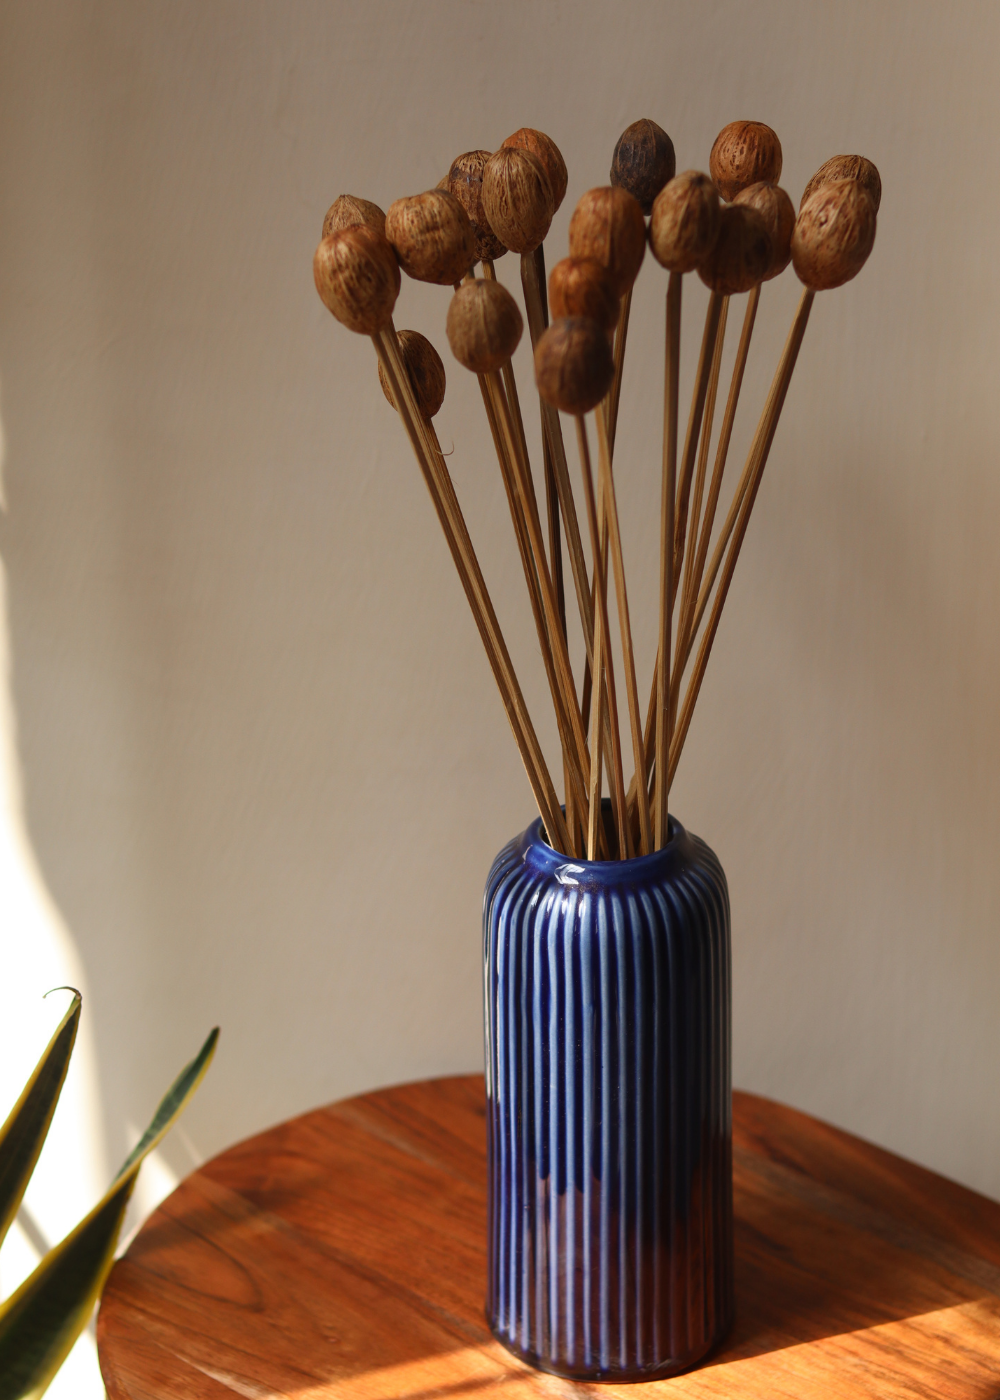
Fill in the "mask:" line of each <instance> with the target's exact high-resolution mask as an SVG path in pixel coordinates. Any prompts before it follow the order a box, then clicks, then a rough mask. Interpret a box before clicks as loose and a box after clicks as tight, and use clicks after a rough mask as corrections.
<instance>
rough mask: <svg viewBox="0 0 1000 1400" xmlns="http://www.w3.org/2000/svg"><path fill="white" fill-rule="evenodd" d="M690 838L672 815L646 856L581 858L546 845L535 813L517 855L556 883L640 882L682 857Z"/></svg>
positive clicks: (608, 806)
mask: <svg viewBox="0 0 1000 1400" xmlns="http://www.w3.org/2000/svg"><path fill="white" fill-rule="evenodd" d="M601 806H602V811H603V813H604V814H605V815H606V814H607V813H609V812H610V810H611V804H610V801H609V799H608V798H605V799H604V801H603V802H602V804H601ZM689 840H690V838H689V837H688V834H687V832H686V831H685V829H684V827H683V826H682V825H681V823H680V822H679V821H678V820H677V818H676V817H675V816H672V815H671V816H668V818H667V841H666V844H665V845H664V846H661V848H660V849H659V850H658V851H651V852H650V854H649V855H648V856H631V857H629V858H628V859H626V860H584V859H577V858H575V857H572V856H567V855H565V854H564V853H563V852H562V851H557V850H556V849H555V847H554V846H550V845H549V842H548V839H547V837H546V834H545V830H544V826H543V823H542V819H541V817H537V818H536V819H535V820H534V821H533V822H532V824H531V825H530V826H529V827H528V829H527V831H525V832H523V834H522V835H521V838H520V841H519V843H518V844H519V848H520V853H521V856H522V858H523V860H524V862H525V864H526V865H530V866H531V867H532V869H533V870H535V871H536V873H538V874H539V875H547V876H550V877H551V878H552V879H554V880H556V881H557V882H558V883H559V884H560V885H567V886H569V887H574V886H576V887H580V888H585V889H594V888H598V887H599V888H606V887H609V886H616V885H642V884H646V883H651V882H656V881H658V880H659V879H661V878H662V877H663V875H664V874H665V873H666V872H667V871H668V870H670V869H671V868H672V867H674V866H675V865H676V864H677V863H678V862H680V861H683V860H684V858H685V856H686V854H687V852H686V849H685V848H686V847H687V845H688V843H689Z"/></svg>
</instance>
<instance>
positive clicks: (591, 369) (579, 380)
mask: <svg viewBox="0 0 1000 1400" xmlns="http://www.w3.org/2000/svg"><path fill="white" fill-rule="evenodd" d="M614 377H615V360H614V356H613V355H612V353H611V344H610V342H609V340H608V337H607V336H606V335H605V333H604V330H603V328H602V327H601V326H600V325H598V323H597V322H596V321H590V320H587V319H586V318H585V317H583V316H570V317H566V318H565V319H563V320H559V321H553V322H552V324H551V326H549V328H548V330H547V331H546V332H545V333H544V335H543V336H542V337H541V339H540V340H539V342H538V344H537V345H536V346H535V383H536V384H537V385H538V392H539V393H540V394H541V396H542V398H543V399H544V400H545V401H546V403H550V404H552V405H553V406H554V407H555V408H558V409H560V410H561V411H562V412H563V413H574V414H579V413H589V412H590V410H591V409H592V408H596V407H597V405H598V404H599V403H600V402H601V400H602V399H603V398H604V396H605V394H606V393H607V392H608V390H609V389H610V388H611V381H612V379H614Z"/></svg>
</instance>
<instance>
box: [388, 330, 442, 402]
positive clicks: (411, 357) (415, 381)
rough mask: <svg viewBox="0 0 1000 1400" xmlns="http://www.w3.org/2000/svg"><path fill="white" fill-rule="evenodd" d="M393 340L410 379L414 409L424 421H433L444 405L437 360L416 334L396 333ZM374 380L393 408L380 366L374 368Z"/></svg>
mask: <svg viewBox="0 0 1000 1400" xmlns="http://www.w3.org/2000/svg"><path fill="white" fill-rule="evenodd" d="M396 339H397V340H398V341H399V352H400V354H401V355H402V357H403V364H404V365H405V366H406V370H407V373H408V374H409V376H410V384H411V385H412V386H413V396H414V398H415V399H416V401H417V407H418V408H419V409H420V412H421V413H422V414H423V415H424V417H425V418H428V419H430V418H433V417H434V415H435V414H436V413H437V411H438V409H439V408H440V407H441V405H442V404H443V403H444V390H445V374H444V365H443V364H442V362H441V356H440V355H439V354H438V352H437V351H436V350H435V349H434V346H433V345H432V344H431V343H430V341H429V340H428V339H427V337H426V336H425V335H421V334H420V332H419V331H398V332H397V334H396ZM378 379H379V383H380V384H381V385H382V392H383V394H385V396H386V398H387V399H388V401H389V403H390V404H392V407H393V408H395V407H396V405H395V403H394V402H393V398H392V393H391V391H390V389H389V385H388V382H387V380H386V377H385V374H384V372H383V370H382V366H381V364H380V365H379V367H378Z"/></svg>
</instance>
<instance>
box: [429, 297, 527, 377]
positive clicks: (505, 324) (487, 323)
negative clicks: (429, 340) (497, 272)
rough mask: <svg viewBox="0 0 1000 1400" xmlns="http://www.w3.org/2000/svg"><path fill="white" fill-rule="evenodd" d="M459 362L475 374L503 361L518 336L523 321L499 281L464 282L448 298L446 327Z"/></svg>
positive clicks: (515, 347)
mask: <svg viewBox="0 0 1000 1400" xmlns="http://www.w3.org/2000/svg"><path fill="white" fill-rule="evenodd" d="M445 329H446V331H447V335H448V344H449V345H450V346H451V350H452V354H453V355H454V356H455V359H456V360H458V362H459V364H462V365H464V366H465V368H466V369H471V370H472V371H473V373H474V374H488V373H489V372H490V370H494V369H500V367H501V366H502V365H505V364H506V363H507V361H508V360H509V359H510V357H511V356H512V355H513V353H514V351H515V350H516V349H517V343H518V341H519V340H520V339H521V332H522V331H523V329H524V322H523V321H522V320H521V313H520V311H518V309H517V302H516V301H515V300H514V298H513V297H512V296H511V294H510V292H508V290H507V288H506V287H505V286H504V285H503V284H502V283H501V282H487V281H485V279H483V278H477V279H476V281H474V282H465V283H464V284H463V285H462V286H461V287H459V289H458V291H457V292H456V293H455V295H454V296H453V297H452V299H451V305H450V306H449V307H448V321H447V324H446V327H445Z"/></svg>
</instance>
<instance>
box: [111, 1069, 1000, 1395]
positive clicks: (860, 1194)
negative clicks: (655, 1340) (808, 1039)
mask: <svg viewBox="0 0 1000 1400" xmlns="http://www.w3.org/2000/svg"><path fill="white" fill-rule="evenodd" d="M734 1160H735V1193H736V1196H735V1202H736V1284H737V1308H738V1318H737V1324H736V1328H735V1331H734V1332H733V1334H732V1336H731V1337H730V1339H729V1341H728V1342H727V1344H726V1346H725V1347H724V1349H723V1350H722V1351H721V1352H720V1353H718V1354H717V1355H715V1356H714V1357H712V1358H711V1359H710V1360H709V1361H708V1362H707V1363H705V1364H704V1365H702V1366H701V1367H700V1368H699V1369H698V1370H696V1371H693V1372H691V1373H689V1374H688V1375H686V1376H681V1377H678V1378H677V1379H675V1380H669V1381H659V1382H656V1383H654V1384H649V1385H630V1386H604V1385H578V1384H573V1383H571V1382H569V1381H564V1380H560V1379H558V1378H556V1377H553V1376H546V1375H542V1374H540V1373H538V1372H535V1371H531V1370H528V1369H527V1368H526V1367H524V1366H522V1365H521V1364H520V1363H519V1362H517V1361H515V1360H514V1358H513V1357H511V1356H510V1355H509V1354H508V1353H507V1352H506V1351H504V1349H503V1348H502V1347H501V1346H500V1345H499V1344H498V1343H497V1342H495V1341H494V1340H493V1339H492V1338H491V1337H490V1335H489V1333H488V1331H487V1328H486V1324H485V1321H484V1316H483V1295H484V1289H485V1242H486V1225H485V1214H486V1192H485V1188H486V1165H485V1128H484V1099H483V1081H482V1078H481V1077H480V1076H478V1075H477V1076H470V1077H467V1078H456V1079H439V1080H431V1081H425V1082H422V1083H417V1084H407V1085H403V1086H400V1087H397V1088H393V1089H386V1090H383V1091H381V1092H379V1093H373V1094H366V1095H363V1096H362V1097H360V1098H356V1099H348V1100H346V1101H344V1102H342V1103H338V1104H333V1105H331V1106H330V1107H328V1108H322V1109H318V1110H316V1111H315V1112H313V1113H307V1114H305V1115H304V1116H303V1117H301V1118H296V1119H293V1120H292V1121H290V1122H288V1123H283V1124H281V1125H280V1126H278V1127H276V1128H273V1129H272V1130H271V1131H270V1132H267V1133H263V1134H261V1135H260V1136H259V1137H255V1138H251V1139H249V1140H248V1141H247V1142H244V1143H240V1144H239V1145H237V1146H236V1147H233V1148H231V1149H230V1150H229V1151H228V1152H224V1153H223V1154H222V1155H221V1156H220V1157H217V1158H216V1159H215V1160H214V1161H212V1162H209V1163H208V1164H207V1165H206V1166H204V1167H202V1168H201V1169H200V1170H199V1171H197V1172H195V1173H194V1174H193V1175H192V1176H190V1177H188V1179H187V1180H186V1181H184V1182H183V1183H182V1184H181V1185H180V1186H179V1187H178V1189H177V1190H176V1191H175V1192H174V1193H173V1195H172V1196H170V1197H168V1199H167V1200H166V1201H165V1202H164V1203H163V1205H162V1206H161V1207H160V1208H159V1210H157V1211H156V1212H155V1213H154V1214H153V1215H152V1216H151V1217H150V1219H149V1220H148V1221H147V1223H146V1224H145V1226H144V1227H143V1229H142V1230H141V1231H140V1232H139V1233H138V1235H137V1236H136V1238H135V1239H134V1241H133V1242H132V1245H131V1246H130V1248H129V1250H128V1252H127V1253H126V1254H125V1255H124V1256H123V1257H122V1258H121V1259H120V1260H119V1261H118V1263H117V1264H116V1265H115V1268H114V1271H113V1272H112V1274H111V1278H110V1280H109V1282H108V1286H107V1290H106V1292H105V1294H104V1301H103V1304H102V1307H101V1312H100V1317H99V1320H98V1345H99V1349H100V1357H101V1366H102V1369H103V1372H104V1378H105V1383H106V1385H107V1388H108V1394H109V1397H110V1400H232V1397H233V1396H239V1397H247V1400H270V1397H275V1398H277V1397H295V1398H296V1400H327V1398H328V1397H335V1396H336V1397H341V1396H350V1397H359V1400H382V1398H383V1397H390V1396H391V1397H399V1398H400V1400H402V1398H403V1397H405V1400H430V1397H432V1396H434V1397H446V1400H453V1398H457V1397H463V1396H467V1395H468V1396H477V1397H478V1396H480V1395H484V1394H487V1393H489V1394H494V1395H497V1396H502V1397H504V1400H507V1398H508V1397H510V1400H527V1397H529V1396H550V1397H567V1396H571V1395H578V1394H579V1395H585V1394H588V1395H589V1394H593V1395H618V1394H621V1395H622V1396H627V1397H628V1400H641V1398H642V1396H643V1395H644V1394H645V1393H646V1392H650V1391H655V1392H657V1394H661V1395H662V1396H663V1397H664V1400H681V1397H710V1396H711V1397H722V1396H725V1397H727V1400H736V1398H737V1397H743V1396H747V1397H750V1396H754V1397H757V1396H760V1397H765V1396H766V1397H768V1400H784V1398H785V1397H788V1400H813V1397H816V1398H817V1400H818V1397H823V1400H854V1397H876V1396H877V1397H879V1400H895V1398H896V1397H904V1396H905V1397H921V1398H922V1400H931V1397H933V1400H952V1397H955V1400H995V1397H1000V1204H997V1203H996V1202H994V1201H990V1200H987V1199H986V1198H985V1197H982V1196H978V1195H976V1194H975V1193H974V1192H972V1191H968V1190H966V1189H965V1188H964V1187H961V1186H958V1185H956V1184H954V1183H953V1182H950V1181H946V1180H945V1179H944V1178H942V1177H939V1176H935V1175H934V1174H933V1173H932V1172H928V1171H925V1170H924V1169H923V1168H921V1167H917V1166H914V1165H913V1164H911V1163H908V1162H905V1161H903V1160H902V1159H901V1158H899V1157H895V1156H893V1155H892V1154H891V1153H888V1152H884V1151H882V1150H881V1149H879V1148H877V1147H873V1146H871V1145H870V1144H868V1143H866V1142H862V1141H861V1140H860V1139H858V1138H855V1137H851V1136H850V1135H849V1134H847V1133H843V1132H840V1131H839V1130H838V1129H836V1128H832V1127H830V1126H828V1125H827V1124H824V1123H821V1122H819V1121H817V1120H816V1119H813V1118H809V1117H807V1116H805V1115H804V1114H801V1113H797V1112H795V1111H794V1110H792V1109H789V1108H785V1107H783V1106H782V1105H780V1104H777V1103H773V1102H770V1101H769V1100H766V1099H761V1098H757V1097H755V1096H753V1095H750V1094H739V1093H737V1094H735V1095H734Z"/></svg>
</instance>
